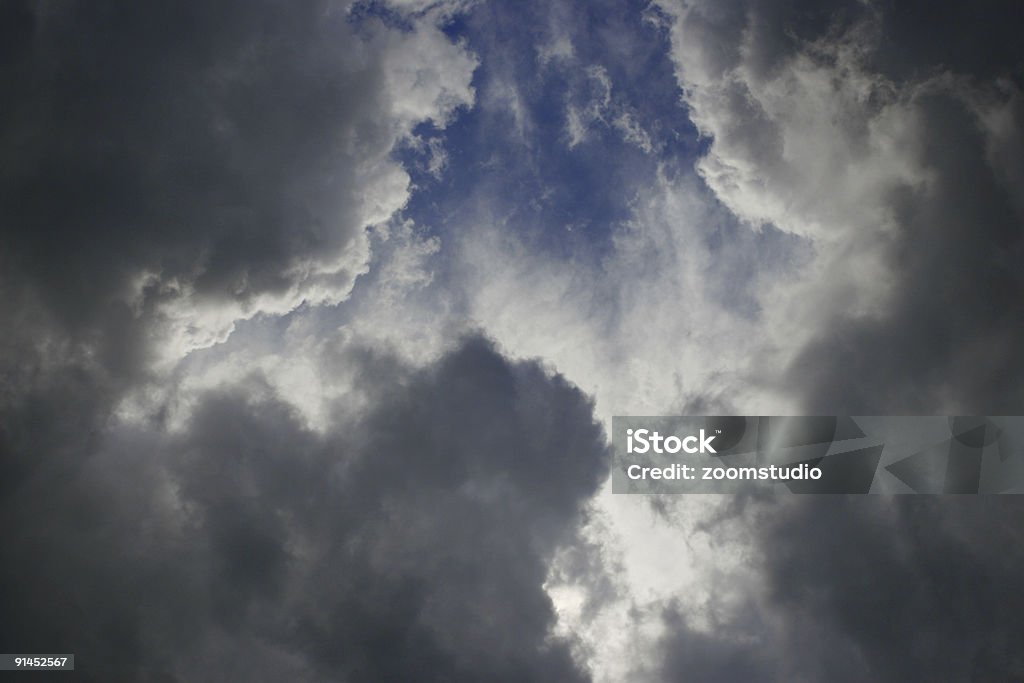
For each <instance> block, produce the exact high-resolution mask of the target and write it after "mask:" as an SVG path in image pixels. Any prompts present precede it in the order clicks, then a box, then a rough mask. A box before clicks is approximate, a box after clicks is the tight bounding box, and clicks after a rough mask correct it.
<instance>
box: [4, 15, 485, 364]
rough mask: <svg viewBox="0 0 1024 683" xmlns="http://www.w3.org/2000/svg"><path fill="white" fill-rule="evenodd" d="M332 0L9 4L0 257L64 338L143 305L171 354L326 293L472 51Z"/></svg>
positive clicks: (345, 272) (354, 262)
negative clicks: (401, 148) (419, 129)
mask: <svg viewBox="0 0 1024 683" xmlns="http://www.w3.org/2000/svg"><path fill="white" fill-rule="evenodd" d="M18 8H20V9H18ZM352 9H353V8H352V3H350V2H336V3H333V2H309V3H299V4H289V5H282V4H280V3H274V2H260V3H256V4H253V3H241V4H237V5H219V6H217V7H208V6H205V5H195V6H191V5H189V6H175V7H172V8H164V9H162V10H155V9H153V8H148V7H140V6H138V5H136V4H133V3H119V2H100V3H68V4H63V5H60V6H59V7H58V6H52V7H50V6H47V7H43V6H40V5H38V4H35V3H23V4H20V3H15V7H14V8H12V9H10V10H9V11H10V12H11V13H12V14H14V15H15V16H16V17H17V21H15V22H13V23H12V24H11V25H10V26H9V27H8V28H7V31H8V32H9V33H11V34H12V42H11V43H9V44H10V45H12V46H13V47H11V48H9V49H8V51H7V52H8V54H7V55H6V57H5V62H4V68H3V71H2V76H0V77H2V78H3V85H2V87H3V89H4V92H5V94H6V95H5V97H6V99H7V100H8V101H9V102H11V103H12V105H13V106H11V107H7V108H5V113H4V120H3V122H2V126H3V129H4V131H5V132H4V146H3V149H4V164H3V166H4V172H3V177H2V184H3V188H4V192H3V199H2V202H3V203H2V205H0V211H2V214H3V216H4V221H3V239H4V243H5V245H6V249H5V263H4V269H5V270H7V271H9V272H13V273H15V275H14V277H17V278H18V280H19V282H21V283H22V284H24V285H25V286H28V287H30V288H32V290H33V291H34V292H35V294H36V296H37V297H38V302H39V304H41V305H42V306H44V307H45V308H46V309H47V310H49V311H51V312H52V313H53V314H54V316H55V317H56V319H57V320H58V321H59V323H60V324H62V325H63V326H65V327H66V328H69V329H70V330H72V332H73V333H74V334H77V335H79V336H81V337H84V336H87V335H89V334H93V335H96V334H99V335H100V336H103V332H102V331H101V330H102V328H103V325H104V323H103V319H104V318H110V317H116V318H127V319H139V320H141V319H145V323H144V325H145V326H146V327H147V329H145V330H144V331H142V332H140V333H139V334H140V336H143V337H146V341H148V342H150V343H156V345H157V346H158V349H157V350H158V351H159V352H160V353H161V354H162V355H166V356H169V357H170V358H171V359H176V358H178V357H180V356H181V355H183V354H184V353H186V352H188V351H190V350H192V349H195V348H202V347H205V346H208V345H210V344H211V343H214V342H216V341H218V340H222V339H223V338H224V337H225V336H226V334H227V333H228V332H229V331H230V330H231V328H232V324H233V323H234V322H235V321H236V320H239V319H243V318H249V317H252V316H253V315H256V314H258V313H274V314H282V313H287V312H288V311H290V310H292V309H293V308H295V307H296V306H298V305H299V304H301V303H303V302H307V303H310V304H324V303H337V302H338V301H341V300H343V299H344V298H345V297H346V296H347V295H348V293H349V291H350V290H351V287H352V283H353V281H354V279H355V277H356V276H357V275H358V274H359V273H361V272H364V271H365V269H366V261H367V258H368V254H367V249H368V243H367V237H366V234H365V228H366V227H367V226H369V225H373V224H376V223H379V222H381V221H384V220H386V219H387V218H389V217H390V216H391V215H392V214H393V213H394V212H395V211H396V210H398V209H400V208H401V207H402V206H403V205H404V204H405V202H406V200H407V198H408V194H409V176H408V174H407V173H406V172H405V170H404V169H403V168H402V167H401V165H399V164H398V163H396V162H395V161H394V160H392V158H391V153H392V150H393V149H394V148H395V146H396V144H397V143H398V142H399V141H401V140H403V139H404V138H405V137H406V136H408V135H410V134H411V132H412V128H413V127H414V126H415V125H417V124H419V123H422V122H427V121H430V122H432V123H433V124H434V125H435V126H437V127H444V125H445V124H446V123H447V122H448V120H449V119H450V118H451V116H452V115H453V113H454V112H455V111H456V110H457V109H458V108H459V107H463V106H466V105H471V104H472V102H473V90H472V89H471V88H470V86H469V81H470V78H471V76H472V72H473V70H474V68H475V66H476V60H475V58H474V57H473V56H472V55H470V54H469V53H468V52H466V51H465V50H464V49H462V48H461V47H459V46H457V45H455V44H453V43H452V42H451V41H449V40H448V38H447V37H446V36H445V35H444V34H443V33H442V32H441V31H440V30H439V29H438V28H437V27H436V26H435V25H434V24H433V23H432V22H431V21H428V20H422V21H417V22H415V23H414V24H413V25H412V28H411V29H410V30H398V29H389V28H387V27H386V26H385V25H384V24H383V23H382V22H381V21H379V20H377V19H375V18H373V17H371V16H365V15H363V14H361V13H359V12H353V11H352Z"/></svg>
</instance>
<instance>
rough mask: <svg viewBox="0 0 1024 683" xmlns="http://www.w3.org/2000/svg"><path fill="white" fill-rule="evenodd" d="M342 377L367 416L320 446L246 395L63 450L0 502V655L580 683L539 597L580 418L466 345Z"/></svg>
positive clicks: (563, 386) (304, 675) (593, 436)
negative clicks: (410, 364) (1, 646)
mask: <svg viewBox="0 0 1024 683" xmlns="http://www.w3.org/2000/svg"><path fill="white" fill-rule="evenodd" d="M343 355H344V357H343V358H339V359H338V362H339V363H343V364H345V365H346V366H347V367H349V368H358V370H359V374H360V376H361V380H360V383H359V388H360V389H361V390H362V391H363V392H364V395H365V396H368V397H370V400H369V402H368V405H367V406H366V407H365V408H361V409H359V410H352V409H349V408H347V407H346V406H345V405H343V404H340V405H339V413H338V416H337V419H336V421H335V423H334V427H333V429H332V430H331V431H329V432H328V433H326V434H319V433H317V432H312V431H310V430H308V429H306V428H305V427H304V426H303V425H302V421H301V419H299V417H298V415H297V414H296V411H295V409H294V408H293V407H291V406H290V405H288V404H287V403H283V402H282V401H281V400H280V399H279V398H278V397H277V396H276V394H275V393H274V392H273V391H272V390H271V389H270V388H269V387H268V386H267V385H266V383H265V382H263V380H262V379H261V378H260V377H259V376H258V375H254V376H251V377H249V378H246V379H243V380H241V381H239V382H237V383H236V384H235V385H233V386H225V387H222V388H221V389H219V390H215V391H211V392H209V393H208V394H206V395H205V396H204V397H203V398H202V400H201V401H200V402H199V403H198V405H197V406H196V408H195V409H194V411H193V412H192V415H191V418H190V419H189V421H188V422H187V423H186V424H185V425H184V427H183V428H182V429H181V430H177V431H174V432H171V433H166V432H164V431H163V430H160V429H153V428H152V427H150V428H148V429H147V428H144V427H138V426H136V427H130V426H122V427H120V428H114V429H111V430H109V431H108V432H107V433H106V434H105V436H104V438H103V439H102V440H101V441H100V443H97V444H95V449H96V452H95V453H93V454H90V453H89V452H88V448H89V445H88V444H81V443H76V442H73V441H71V440H70V439H69V440H67V441H64V442H61V443H60V444H59V446H60V447H63V448H64V449H66V450H67V451H68V452H67V454H66V455H67V456H69V457H66V458H65V459H63V460H61V461H60V462H59V463H54V464H53V466H52V467H48V468H45V470H43V471H37V472H35V473H34V476H32V477H31V478H30V479H28V480H27V481H25V482H23V483H22V484H21V486H20V487H19V489H18V490H17V491H16V492H14V494H13V495H10V496H7V497H5V499H4V501H3V516H4V519H5V524H7V525H8V527H9V528H11V529H12V536H11V546H9V547H17V548H20V550H19V551H18V552H16V553H7V554H6V557H5V561H4V563H3V568H2V571H3V579H4V580H3V581H2V582H0V583H2V591H3V602H4V605H5V608H4V609H5V615H6V618H5V619H4V624H3V626H2V630H0V642H3V643H5V644H6V645H5V646H7V645H14V644H16V645H17V647H18V649H21V650H25V649H26V648H27V649H28V650H39V649H40V648H43V649H46V648H49V649H53V648H54V647H56V648H58V649H63V650H67V651H77V652H78V653H80V654H81V655H82V657H81V661H80V662H79V666H78V668H79V671H78V675H79V676H81V677H83V680H110V679H111V678H115V679H118V680H168V681H171V680H197V679H201V680H243V679H244V680H256V681H271V680H282V679H283V678H287V679H289V680H309V681H315V680H397V679H401V680H438V681H441V680H444V681H454V680H467V681H469V680H482V679H486V680H495V681H521V680H539V681H583V680H586V679H587V676H586V674H585V672H584V670H583V669H582V668H581V665H580V664H579V663H578V662H576V661H575V659H574V656H573V652H572V647H571V643H570V642H568V641H565V640H562V639H559V638H557V637H555V636H554V635H553V634H552V628H553V625H554V612H553V608H552V605H551V602H550V599H549V598H548V597H547V595H546V594H545V593H544V591H543V584H544V581H545V579H546V575H547V566H548V562H549V561H550V558H551V556H552V554H553V553H554V552H555V550H556V548H558V547H559V546H560V545H561V544H563V543H565V542H567V541H569V540H571V538H572V537H573V535H574V534H575V529H576V527H577V526H578V525H579V523H580V522H581V520H582V517H581V515H583V512H584V505H585V503H586V501H587V500H588V499H589V498H590V496H591V495H592V494H593V493H594V492H595V490H596V489H597V487H598V485H599V484H600V482H601V481H603V479H604V477H605V476H606V475H607V467H608V459H607V453H606V446H605V438H604V434H603V431H602V429H601V428H600V427H599V426H598V425H597V424H596V423H595V422H594V421H593V418H592V416H591V405H590V403H589V401H588V400H587V399H586V398H585V397H584V396H583V395H582V394H581V393H580V392H579V391H578V390H577V389H575V388H573V387H572V386H570V385H568V384H567V383H566V382H565V381H564V380H563V379H562V378H560V377H557V376H552V375H550V374H548V373H547V372H545V371H544V370H543V369H542V368H541V367H539V366H538V365H536V364H535V363H510V362H508V361H506V360H505V359H503V358H502V357H501V356H500V355H499V354H498V353H497V352H496V351H495V350H494V348H493V346H492V345H491V344H490V343H489V342H487V341H485V340H483V339H480V338H470V339H467V340H465V342H464V343H463V344H462V345H461V346H460V347H459V348H458V349H457V350H455V351H454V352H452V353H451V354H449V355H447V356H445V357H444V358H443V359H442V360H441V361H440V362H439V363H437V364H436V365H435V366H432V367H430V368H427V369H424V370H418V371H417V370H412V369H409V368H406V367H404V366H402V365H401V364H400V363H397V362H396V361H395V360H394V359H393V358H391V357H389V356H384V355H380V354H377V353H375V352H373V351H371V350H370V349H366V348H350V349H347V350H345V351H344V352H343ZM54 558H59V559H60V561H56V562H55V561H53V559H54Z"/></svg>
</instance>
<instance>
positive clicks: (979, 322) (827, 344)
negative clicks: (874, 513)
mask: <svg viewBox="0 0 1024 683" xmlns="http://www.w3.org/2000/svg"><path fill="white" fill-rule="evenodd" d="M661 6H662V7H663V8H664V10H665V11H666V12H668V13H669V14H670V15H671V17H672V18H673V23H672V40H673V52H672V54H673V59H674V61H675V64H676V69H677V72H676V73H677V77H678V80H679V84H680V87H681V88H682V90H683V92H684V100H685V103H686V105H687V107H688V108H689V111H690V115H691V117H692V119H693V120H694V122H695V123H696V124H697V125H698V127H699V128H700V130H701V132H702V133H703V134H704V135H706V136H707V137H708V138H710V140H711V144H710V148H709V151H708V153H707V155H705V156H704V157H702V158H701V159H700V160H699V161H698V163H697V169H698V172H699V173H700V174H701V176H702V177H703V178H704V180H705V181H706V182H707V184H708V186H709V187H710V188H711V189H712V190H713V191H714V192H715V194H716V196H717V197H718V198H719V199H720V200H721V201H722V202H723V203H724V204H725V205H726V206H727V207H728V208H729V209H731V210H732V211H733V212H735V213H736V215H737V216H739V217H740V218H741V219H743V220H744V221H747V222H748V223H750V224H751V225H753V226H755V227H756V226H760V225H764V224H769V225H773V226H775V227H777V228H779V229H781V230H783V231H786V232H789V233H792V234H794V235H798V236H801V237H804V238H806V239H808V240H809V241H810V243H811V244H812V246H813V248H814V249H815V250H816V252H817V257H816V260H815V264H814V265H813V266H812V267H811V268H809V269H808V270H807V271H806V273H805V274H804V276H803V277H802V278H800V279H798V280H796V281H793V282H780V283H779V284H778V286H777V287H772V288H771V289H770V290H769V291H768V293H767V295H766V296H765V297H764V299H763V300H764V301H765V302H766V305H765V321H766V322H765V327H766V330H767V334H769V335H771V336H773V337H774V340H775V342H776V346H777V348H778V349H779V351H780V363H781V366H782V367H786V368H787V371H786V372H785V373H783V374H782V376H781V377H780V378H779V379H780V383H781V384H783V385H784V386H787V387H790V388H791V390H792V391H793V392H795V393H796V394H797V395H798V396H799V397H800V401H801V403H802V406H803V410H804V411H805V412H812V413H814V412H821V413H861V414H864V413H872V412H876V413H886V412H895V413H917V412H940V413H941V412H948V413H956V412H964V411H968V412H972V411H974V412H981V413H986V412H991V413H1007V412H1009V413H1012V412H1017V411H1018V409H1019V407H1020V406H1021V405H1022V399H1024V396H1022V394H1021V392H1020V386H1021V383H1020V381H1019V379H1020V377H1021V376H1022V373H1024V366H1021V364H1020V362H1019V359H1018V358H1016V357H1015V356H1013V355H1012V354H1010V353H1009V352H1008V349H1010V348H1016V347H1018V346H1020V343H1021V342H1022V341H1024V339H1021V337H1020V328H1019V326H1017V325H1015V324H1014V323H1013V322H1012V320H1014V319H1015V318H1016V317H1017V316H1016V314H1015V313H1014V310H1015V308H1018V307H1017V306H1016V305H1015V303H1014V302H1017V301H1020V300H1022V296H1021V295H1022V294H1024V279H1022V278H1021V276H1020V273H1019V269H1016V268H1014V267H1013V266H1012V263H1014V262H1015V260H1016V259H1018V258H1019V255H1020V254H1021V253H1022V249H1024V246H1022V245H1024V240H1022V239H1021V230H1020V226H1021V222H1022V219H1024V213H1022V212H1021V197H1022V196H1024V194H1022V193H1024V187H1022V184H1021V182H1022V179H1024V176H1022V174H1021V163H1020V159H1021V158H1022V157H1021V155H1020V154H1016V153H1015V152H1013V153H1011V152H1009V150H1011V149H1013V150H1017V149H1018V148H1019V145H1020V144H1021V143H1020V140H1019V134H1018V133H1016V132H1015V131H1019V130H1020V127H1021V124H1022V118H1021V112H1022V109H1021V105H1020V102H1021V91H1020V87H1019V83H1018V82H1017V81H1015V80H1014V79H1013V78H1012V77H1011V75H1012V73H1013V72H1012V70H1013V69H1015V68H1016V66H1015V65H1018V66H1019V64H1021V63H1022V62H1021V55H1020V54H1016V55H1015V56H1014V57H1013V59H1008V60H1007V61H1004V62H1001V64H1002V66H1003V69H1002V70H996V69H995V68H994V67H995V66H996V64H994V63H992V62H990V61H987V60H985V59H982V60H978V59H973V58H970V55H969V54H968V53H967V52H965V51H964V50H962V49H959V48H958V49H954V50H952V51H951V52H950V53H949V56H948V60H943V61H939V60H938V58H937V56H936V55H935V54H934V52H933V51H932V50H931V48H930V47H929V48H928V49H924V48H923V47H922V46H925V45H927V46H931V45H934V44H936V43H934V42H933V40H936V41H937V40H938V37H939V36H945V35H952V33H955V32H957V31H958V29H954V26H955V25H954V24H947V23H945V19H947V18H948V19H950V20H952V19H955V16H954V17H944V16H942V17H941V18H940V17H939V15H930V17H929V19H928V21H926V22H924V23H923V24H922V26H921V28H920V29H917V28H915V27H913V26H910V25H908V24H907V21H908V15H906V14H905V12H904V11H902V10H897V9H896V8H894V7H891V6H889V5H888V4H887V3H882V4H880V5H865V4H856V3H847V4H844V3H838V4H836V5H835V6H832V7H829V8H827V9H825V8H822V9H820V10H819V11H810V10H809V9H808V7H805V6H804V5H802V4H801V3H795V2H794V3H790V2H776V3H769V4H757V5H756V6H755V5H753V4H748V3H744V2H732V3H714V4H713V5H712V4H706V3H699V2H698V3H690V4H687V5H685V6H684V5H681V4H678V3H667V2H666V3H661ZM1000 7H1001V6H1000ZM1008 7H1009V6H1007V8H1008ZM1002 11H1003V10H1002V9H1000V8H997V7H993V8H992V11H991V12H989V13H988V14H989V16H988V17H987V19H986V20H985V21H986V22H988V23H990V24H991V26H996V25H997V24H998V23H999V22H1000V16H1001V12H1002ZM953 14H954V15H955V14H956V13H953ZM940 15H941V13H940ZM994 35H996V36H998V35H1001V33H1000V32H999V30H998V29H997V30H996V33H995V34H994ZM898 36H906V37H907V40H906V41H903V44H902V45H901V47H900V48H898V49H894V48H891V47H889V44H890V42H891V40H893V39H894V37H898ZM898 42H899V41H898ZM954 44H957V41H954ZM916 48H921V49H916ZM1002 50H1003V47H1000V48H999V50H997V52H1000V51H1002ZM1018 52H1019V51H1018ZM1000 54H1001V52H1000ZM933 60H934V61H933ZM996 112H998V113H996ZM996 150H1004V153H1000V152H996ZM1011 158H1012V161H1011ZM772 302H774V305H772ZM982 349H985V351H982ZM986 357H987V358H986ZM1014 406H1017V408H1015V407H1014Z"/></svg>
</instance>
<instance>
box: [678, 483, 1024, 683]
mask: <svg viewBox="0 0 1024 683" xmlns="http://www.w3.org/2000/svg"><path fill="white" fill-rule="evenodd" d="M1022 512H1024V507H1022V502H1021V501H1020V500H1018V499H1017V497H995V496H993V497H982V498H966V497H960V498H938V497H931V496H929V497H923V496H903V497H896V498H894V499H881V498H876V497H844V498H839V497H835V498H833V497H829V498H821V499H817V500H814V501H811V502H807V501H803V500H801V501H799V502H797V503H792V502H791V501H787V502H786V503H785V504H782V503H781V501H780V502H779V503H777V504H768V505H766V506H764V507H763V508H762V509H761V510H760V514H759V515H756V516H752V517H749V518H748V520H747V522H746V523H747V524H749V525H750V527H751V532H752V534H753V535H754V536H756V538H757V539H758V542H757V543H758V548H759V557H760V560H759V564H758V571H759V573H760V575H761V579H760V580H761V581H762V582H763V584H764V596H763V597H762V598H761V600H760V601H758V600H751V601H750V602H749V603H748V604H745V605H744V606H743V607H741V608H739V609H736V610H735V611H734V613H733V614H732V616H731V617H730V618H729V619H727V620H723V621H722V622H721V623H718V624H715V625H714V628H713V629H712V630H711V631H710V632H707V631H706V630H698V629H695V628H694V627H692V626H691V625H690V624H688V623H687V622H686V620H685V617H684V616H683V615H682V614H681V613H680V612H679V611H678V610H677V609H676V608H674V607H673V606H671V605H670V606H669V607H668V608H666V613H665V620H666V622H665V623H666V625H667V626H668V627H669V629H670V631H669V635H668V636H667V637H666V638H665V639H664V640H663V642H662V643H661V648H662V650H661V651H662V653H663V656H664V659H663V667H662V670H661V672H660V676H661V680H665V681H695V682H699V681H753V680H756V681H792V680H807V681H850V682H851V683H853V682H854V681H866V680H870V681H883V682H887V681H893V682H895V681H907V680H943V681H978V682H981V681H1017V680H1024V646H1022V645H1021V644H1020V638H1019V634H1020V633H1021V630H1022V629H1024V599H1022V598H1021V594H1020V591H1019V590H1017V583H1018V577H1019V573H1020V567H1021V566H1024V538H1022V536H1021V532H1020V529H1019V525H1017V524H1016V523H1015V520H1017V519H1019V518H1020V515H1021V513H1022Z"/></svg>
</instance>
